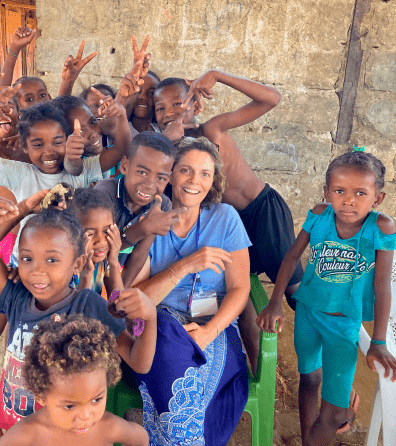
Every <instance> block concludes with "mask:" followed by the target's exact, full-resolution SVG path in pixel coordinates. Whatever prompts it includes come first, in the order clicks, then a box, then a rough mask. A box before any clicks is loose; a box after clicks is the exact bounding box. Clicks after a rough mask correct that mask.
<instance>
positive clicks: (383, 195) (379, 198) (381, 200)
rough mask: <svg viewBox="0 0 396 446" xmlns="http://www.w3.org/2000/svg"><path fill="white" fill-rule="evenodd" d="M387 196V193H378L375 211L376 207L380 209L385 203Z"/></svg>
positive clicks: (374, 205)
mask: <svg viewBox="0 0 396 446" xmlns="http://www.w3.org/2000/svg"><path fill="white" fill-rule="evenodd" d="M385 195H386V193H385V192H378V194H377V196H376V197H375V201H374V203H373V206H372V207H373V208H374V209H375V208H376V207H378V206H379V205H380V204H381V203H382V202H383V201H384V198H385Z"/></svg>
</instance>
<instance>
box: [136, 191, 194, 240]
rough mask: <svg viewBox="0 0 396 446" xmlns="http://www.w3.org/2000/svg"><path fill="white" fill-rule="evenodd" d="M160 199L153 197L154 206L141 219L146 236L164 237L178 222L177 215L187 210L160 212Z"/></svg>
mask: <svg viewBox="0 0 396 446" xmlns="http://www.w3.org/2000/svg"><path fill="white" fill-rule="evenodd" d="M161 203H162V198H161V196H160V195H156V196H155V201H154V204H153V205H152V206H151V208H150V210H149V211H148V212H147V214H146V215H145V217H144V219H143V221H142V222H143V223H144V225H145V227H146V233H147V235H150V234H155V235H166V234H167V233H168V231H169V230H170V228H171V226H172V225H174V224H176V223H178V222H179V214H182V213H183V212H186V210H187V208H178V209H172V210H170V211H167V212H164V211H162V210H161Z"/></svg>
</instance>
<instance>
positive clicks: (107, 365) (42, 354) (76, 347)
mask: <svg viewBox="0 0 396 446" xmlns="http://www.w3.org/2000/svg"><path fill="white" fill-rule="evenodd" d="M24 353H25V363H24V366H23V368H22V378H23V380H24V385H25V387H26V389H27V390H30V391H31V392H33V394H34V395H39V396H44V395H45V394H46V392H48V390H49V389H50V387H51V376H52V375H53V374H54V373H55V374H58V375H61V376H67V375H70V374H73V373H80V372H91V371H93V370H96V369H98V368H102V369H104V370H105V371H106V378H107V385H108V386H114V385H115V384H117V382H118V381H119V380H120V378H121V370H120V357H119V355H118V353H117V351H116V340H115V337H114V335H113V333H111V332H110V330H109V328H108V327H107V326H105V325H103V324H102V323H101V322H100V321H98V320H96V319H91V318H88V317H86V316H84V315H82V314H72V315H65V314H62V315H58V314H54V315H53V316H52V317H51V319H49V320H46V321H43V322H40V323H39V324H38V328H36V329H35V330H33V337H32V340H31V343H30V344H29V345H28V346H26V347H25V349H24Z"/></svg>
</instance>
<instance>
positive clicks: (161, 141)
mask: <svg viewBox="0 0 396 446" xmlns="http://www.w3.org/2000/svg"><path fill="white" fill-rule="evenodd" d="M140 146H144V147H150V148H152V149H154V150H157V151H158V152H162V153H164V154H165V155H167V156H169V157H170V158H174V157H175V156H176V149H175V146H174V145H173V144H172V141H171V140H170V139H169V138H168V137H167V136H165V135H163V134H162V133H157V132H150V131H146V132H142V133H139V134H138V135H136V136H135V137H134V138H133V140H132V143H131V145H130V146H129V149H128V155H127V158H128V159H131V158H133V156H134V155H135V153H136V151H137V149H138V148H139V147H140Z"/></svg>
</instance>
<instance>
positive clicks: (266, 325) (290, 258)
mask: <svg viewBox="0 0 396 446" xmlns="http://www.w3.org/2000/svg"><path fill="white" fill-rule="evenodd" d="M327 207H328V204H327V203H319V204H317V205H316V206H315V207H314V208H313V209H312V213H313V214H315V215H320V214H322V213H323V212H324V211H325V210H326V208H327ZM309 239H310V235H309V233H308V232H306V231H305V230H304V229H301V231H300V233H299V234H298V236H297V238H296V241H295V242H294V243H293V246H292V247H291V248H290V249H289V251H287V253H286V255H285V257H284V259H283V261H282V264H281V267H280V268H279V272H278V276H277V278H276V283H275V288H274V291H273V292H272V296H271V299H270V301H269V304H268V306H267V307H266V308H264V310H263V311H262V312H261V313H260V314H259V315H258V317H257V320H256V323H257V325H258V326H259V327H260V328H261V329H262V330H263V331H266V332H267V333H276V332H278V333H280V332H281V331H282V328H283V325H284V323H285V315H284V314H283V311H282V299H283V294H284V292H285V290H286V287H287V285H288V283H289V281H290V279H291V278H292V276H293V274H294V271H295V269H296V267H297V265H298V262H299V261H300V259H301V256H302V254H303V252H304V251H305V248H306V247H307V246H308V244H309ZM277 322H278V327H277V328H276V323H277Z"/></svg>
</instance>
